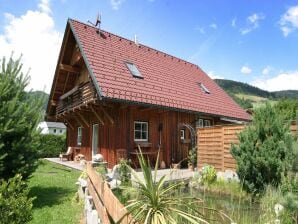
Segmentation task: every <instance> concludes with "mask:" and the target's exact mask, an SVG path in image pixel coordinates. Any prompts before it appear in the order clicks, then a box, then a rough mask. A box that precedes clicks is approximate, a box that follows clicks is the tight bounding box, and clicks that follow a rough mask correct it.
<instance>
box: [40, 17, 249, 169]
mask: <svg viewBox="0 0 298 224" xmlns="http://www.w3.org/2000/svg"><path fill="white" fill-rule="evenodd" d="M46 118H47V120H48V121H60V122H64V123H65V124H66V126H67V145H68V146H71V147H74V149H75V150H74V152H75V153H76V154H78V153H80V154H83V155H85V158H86V159H87V160H91V159H92V156H93V155H95V154H98V153H100V154H102V155H103V156H104V159H105V160H106V161H107V162H108V165H109V167H112V166H113V165H114V164H116V163H117V160H118V159H119V158H120V157H122V156H126V157H130V158H133V157H135V154H136V147H137V145H140V146H141V147H142V149H143V151H144V152H145V153H146V154H148V155H150V157H151V158H153V159H154V158H156V152H157V150H158V148H160V150H161V154H160V157H161V160H162V161H164V162H165V164H166V166H167V167H169V166H170V165H171V163H177V162H179V161H181V160H183V159H185V158H186V157H187V155H188V150H189V149H190V148H191V147H192V141H193V140H194V138H195V135H196V128H198V127H202V126H212V125H217V124H221V123H226V122H227V121H229V120H237V121H248V120H250V116H249V115H248V114H247V113H246V112H245V111H244V110H242V109H241V108H240V107H239V106H238V105H237V104H236V103H235V102H234V101H233V100H232V99H231V98H230V97H229V96H228V95H227V94H226V93H225V92H224V91H223V90H222V89H221V88H220V87H219V86H217V84H216V83H215V82H213V80H212V79H211V78H209V77H208V76H207V75H206V73H205V72H203V71H202V70H201V69H200V68H199V67H198V66H197V65H194V64H192V63H189V62H187V61H184V60H182V59H179V58H177V57H174V56H171V55H168V54H166V53H163V52H161V51H158V50H155V49H152V48H150V47H147V46H144V45H142V44H139V43H136V42H134V41H131V40H128V39H125V38H123V37H120V36H117V35H114V34H112V33H109V32H106V31H103V30H99V29H98V28H97V27H93V26H90V25H87V24H84V23H81V22H78V21H75V20H72V19H69V20H68V22H67V26H66V29H65V34H64V38H63V43H62V47H61V51H60V55H59V59H58V63H57V67H56V72H55V76H54V80H53V84H52V89H51V93H50V99H49V102H48V106H47V115H46Z"/></svg>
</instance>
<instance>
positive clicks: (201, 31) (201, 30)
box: [195, 27, 205, 34]
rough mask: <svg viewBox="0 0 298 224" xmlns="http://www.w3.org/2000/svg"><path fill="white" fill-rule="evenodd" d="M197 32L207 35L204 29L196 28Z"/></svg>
mask: <svg viewBox="0 0 298 224" xmlns="http://www.w3.org/2000/svg"><path fill="white" fill-rule="evenodd" d="M195 30H197V31H199V32H200V33H201V34H205V28H204V27H196V28H195Z"/></svg>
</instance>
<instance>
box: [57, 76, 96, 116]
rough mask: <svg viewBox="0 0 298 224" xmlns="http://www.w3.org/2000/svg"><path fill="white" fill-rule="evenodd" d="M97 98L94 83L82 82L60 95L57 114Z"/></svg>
mask: <svg viewBox="0 0 298 224" xmlns="http://www.w3.org/2000/svg"><path fill="white" fill-rule="evenodd" d="M95 99H96V94H95V90H94V87H93V85H92V83H91V82H86V83H82V84H80V85H78V86H76V87H74V88H73V89H71V90H70V91H68V92H67V93H65V94H64V95H62V96H61V97H60V99H59V102H58V105H57V108H56V115H58V114H61V113H63V112H66V111H69V110H72V109H75V108H78V107H80V106H82V105H86V104H88V103H89V102H91V101H94V100H95Z"/></svg>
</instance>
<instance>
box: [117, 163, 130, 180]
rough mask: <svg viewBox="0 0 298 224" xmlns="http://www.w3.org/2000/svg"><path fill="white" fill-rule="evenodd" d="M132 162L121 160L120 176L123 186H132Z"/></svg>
mask: <svg viewBox="0 0 298 224" xmlns="http://www.w3.org/2000/svg"><path fill="white" fill-rule="evenodd" d="M130 165H131V162H130V160H127V159H123V158H122V159H120V161H119V175H120V181H121V185H130V184H131V172H130Z"/></svg>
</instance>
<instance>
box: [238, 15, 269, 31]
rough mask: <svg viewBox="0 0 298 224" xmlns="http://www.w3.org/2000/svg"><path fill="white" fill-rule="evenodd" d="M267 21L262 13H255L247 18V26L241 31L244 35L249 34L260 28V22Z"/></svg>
mask: <svg viewBox="0 0 298 224" xmlns="http://www.w3.org/2000/svg"><path fill="white" fill-rule="evenodd" d="M263 19H265V15H264V14H262V13H254V14H252V15H250V16H249V17H247V18H246V22H247V26H246V27H245V28H241V29H240V33H241V34H242V35H245V34H248V33H250V32H251V31H253V30H255V29H257V28H258V27H259V21H261V20H263Z"/></svg>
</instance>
